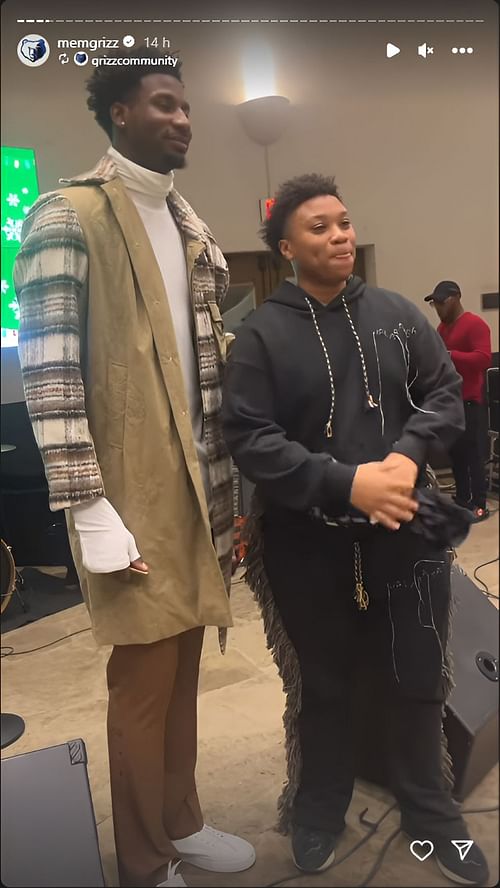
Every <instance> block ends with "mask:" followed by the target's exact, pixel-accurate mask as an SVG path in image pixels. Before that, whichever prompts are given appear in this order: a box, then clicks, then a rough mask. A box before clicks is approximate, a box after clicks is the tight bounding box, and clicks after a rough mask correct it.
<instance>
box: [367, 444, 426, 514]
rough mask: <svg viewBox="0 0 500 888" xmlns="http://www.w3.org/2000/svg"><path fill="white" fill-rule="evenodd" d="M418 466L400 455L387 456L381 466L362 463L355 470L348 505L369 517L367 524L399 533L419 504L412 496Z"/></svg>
mask: <svg viewBox="0 0 500 888" xmlns="http://www.w3.org/2000/svg"><path fill="white" fill-rule="evenodd" d="M417 476H418V466H417V464H416V463H414V462H413V460H412V459H410V458H409V457H408V456H403V454H402V453H390V454H389V456H387V457H386V458H385V459H384V460H382V461H381V462H370V463H364V464H362V465H360V466H358V468H357V469H356V474H355V475H354V481H353V484H352V489H351V503H352V505H353V506H355V508H356V509H359V511H360V512H363V513H364V514H365V515H368V516H369V518H370V523H372V524H381V525H383V526H384V527H387V528H388V529H389V530H399V528H400V526H401V523H402V522H408V521H411V520H412V518H413V517H414V515H415V513H416V511H417V510H418V503H417V501H416V500H415V499H414V496H413V492H414V489H415V484H416V481H417Z"/></svg>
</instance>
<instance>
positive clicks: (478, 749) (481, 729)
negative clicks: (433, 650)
mask: <svg viewBox="0 0 500 888" xmlns="http://www.w3.org/2000/svg"><path fill="white" fill-rule="evenodd" d="M451 578H452V592H453V596H454V601H455V614H454V618H453V623H452V637H451V653H452V657H453V679H454V682H455V687H454V689H453V691H452V692H451V694H450V698H449V700H448V704H447V706H446V718H445V720H444V729H445V733H446V737H447V739H448V750H449V752H450V755H451V757H452V761H453V774H454V777H455V784H454V790H453V794H454V795H455V796H456V798H458V799H460V800H463V799H464V798H465V797H466V796H468V795H469V793H470V792H471V791H472V790H473V789H474V787H475V786H477V784H478V783H480V782H481V780H482V779H483V777H485V776H486V774H487V773H488V771H490V770H491V768H493V767H494V765H495V764H496V763H497V761H498V674H499V672H498V611H497V609H496V607H494V605H493V604H492V603H491V602H490V601H489V600H488V598H487V597H486V595H485V594H484V593H483V592H482V591H481V590H480V589H478V587H477V586H476V585H475V583H473V582H472V580H470V579H469V577H468V576H466V575H465V574H463V573H462V572H461V571H460V570H458V568H455V567H454V568H452V575H451Z"/></svg>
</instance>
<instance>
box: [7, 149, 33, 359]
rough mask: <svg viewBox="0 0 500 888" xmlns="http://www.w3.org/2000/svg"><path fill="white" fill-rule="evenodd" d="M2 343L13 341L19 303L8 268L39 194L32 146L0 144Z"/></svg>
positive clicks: (15, 334)
mask: <svg viewBox="0 0 500 888" xmlns="http://www.w3.org/2000/svg"><path fill="white" fill-rule="evenodd" d="M1 153H2V213H1V219H2V221H1V231H2V234H1V244H2V269H1V271H2V312H1V314H2V318H1V320H2V346H8V345H17V331H18V328H19V305H18V302H17V298H16V294H15V290H14V283H13V280H12V269H13V266H14V260H15V258H16V255H17V252H18V250H19V246H20V243H21V228H22V224H23V221H24V219H25V216H26V213H27V212H28V210H29V209H30V207H31V205H32V204H33V203H34V202H35V200H36V199H37V197H38V195H39V191H38V176H37V172H36V161H35V152H34V150H33V149H32V148H8V147H2V151H1Z"/></svg>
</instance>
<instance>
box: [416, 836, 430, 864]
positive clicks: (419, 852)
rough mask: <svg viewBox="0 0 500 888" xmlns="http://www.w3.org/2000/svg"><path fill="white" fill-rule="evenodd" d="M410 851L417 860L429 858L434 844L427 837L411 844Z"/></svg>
mask: <svg viewBox="0 0 500 888" xmlns="http://www.w3.org/2000/svg"><path fill="white" fill-rule="evenodd" d="M410 851H411V853H412V854H413V856H414V857H416V858H417V860H422V861H424V860H427V858H428V857H430V856H431V854H432V852H433V851H434V845H433V844H432V842H429V840H428V839H426V841H425V842H417V841H414V842H412V843H411V845H410Z"/></svg>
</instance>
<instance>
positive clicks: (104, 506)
mask: <svg viewBox="0 0 500 888" xmlns="http://www.w3.org/2000/svg"><path fill="white" fill-rule="evenodd" d="M71 514H72V515H73V518H74V522H75V529H76V530H77V531H78V536H79V539H80V547H81V550H82V561H83V566H84V567H85V569H86V570H88V571H89V572H90V573H114V572H115V571H118V570H125V569H126V568H129V569H130V570H132V571H134V573H141V574H147V573H148V570H149V568H148V566H147V564H146V563H145V562H144V561H143V560H142V558H141V555H140V553H139V551H138V549H137V546H136V542H135V539H134V537H133V535H132V534H131V533H130V531H129V530H127V528H126V527H125V525H124V523H123V521H122V520H121V518H120V516H119V515H118V513H117V512H116V511H115V509H114V508H113V506H112V505H111V503H110V502H108V500H107V499H106V498H105V497H103V496H101V497H98V498H96V499H93V500H91V501H90V502H87V503H81V504H79V505H77V506H72V508H71Z"/></svg>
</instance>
